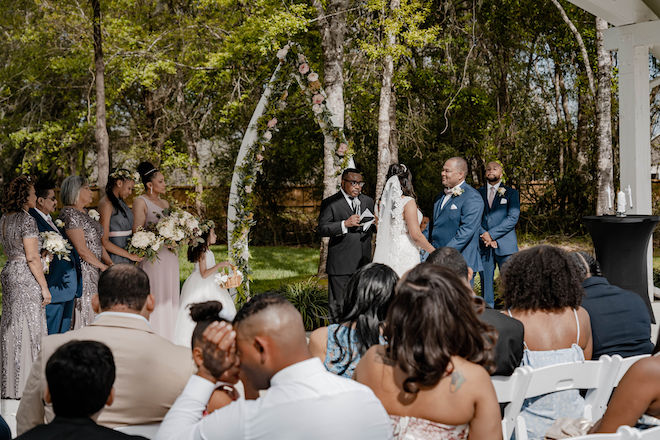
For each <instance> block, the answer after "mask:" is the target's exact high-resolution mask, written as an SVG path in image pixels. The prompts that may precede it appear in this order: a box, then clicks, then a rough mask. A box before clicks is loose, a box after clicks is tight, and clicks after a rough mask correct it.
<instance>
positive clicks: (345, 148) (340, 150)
mask: <svg viewBox="0 0 660 440" xmlns="http://www.w3.org/2000/svg"><path fill="white" fill-rule="evenodd" d="M346 151H348V145H347V144H345V143H343V142H342V143H341V144H339V147H337V156H343V155H345V154H346Z"/></svg>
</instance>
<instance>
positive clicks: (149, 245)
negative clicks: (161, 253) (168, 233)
mask: <svg viewBox="0 0 660 440" xmlns="http://www.w3.org/2000/svg"><path fill="white" fill-rule="evenodd" d="M162 244H163V240H162V239H161V238H160V236H158V235H156V234H155V233H154V232H152V231H148V230H146V229H143V228H138V229H137V231H135V234H133V236H132V237H131V239H130V241H129V243H128V247H127V248H126V250H127V251H128V252H130V253H131V254H135V255H138V256H140V257H143V258H146V259H147V260H148V261H153V260H154V259H155V258H157V257H158V249H160V246H161V245H162Z"/></svg>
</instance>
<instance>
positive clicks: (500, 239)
mask: <svg viewBox="0 0 660 440" xmlns="http://www.w3.org/2000/svg"><path fill="white" fill-rule="evenodd" d="M503 171H504V170H503V169H502V165H500V164H499V163H498V162H488V164H487V165H486V181H487V182H488V183H486V186H482V187H481V188H479V193H480V194H481V197H482V198H483V203H484V215H483V218H482V220H481V230H480V231H479V234H480V237H481V242H480V250H481V261H482V264H483V271H481V272H479V278H480V279H481V292H482V294H483V297H484V300H485V301H486V303H487V304H488V305H489V306H491V307H494V305H495V296H494V293H493V279H494V278H495V265H496V264H497V266H498V267H499V268H500V271H501V270H502V265H503V264H504V262H505V261H506V260H507V259H508V258H509V257H510V256H511V254H514V253H516V252H518V239H517V238H516V224H517V223H518V218H519V217H520V195H519V194H518V191H516V190H515V189H513V188H511V187H510V186H505V185H504V184H502V173H503Z"/></svg>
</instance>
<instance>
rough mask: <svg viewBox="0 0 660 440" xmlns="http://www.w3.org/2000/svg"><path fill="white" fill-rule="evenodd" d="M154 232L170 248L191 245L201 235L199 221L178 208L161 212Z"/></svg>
mask: <svg viewBox="0 0 660 440" xmlns="http://www.w3.org/2000/svg"><path fill="white" fill-rule="evenodd" d="M156 232H157V233H158V235H160V237H161V238H162V239H163V242H164V243H165V244H166V245H168V246H170V247H179V246H182V245H184V244H189V243H192V242H194V241H195V239H196V238H197V237H199V236H200V235H202V229H201V227H200V223H199V220H198V219H197V218H196V217H195V216H193V215H192V214H191V213H189V212H188V211H184V210H182V209H178V208H172V209H166V210H164V211H163V214H162V215H161V218H160V220H159V221H158V223H156Z"/></svg>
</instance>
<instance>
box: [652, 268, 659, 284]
mask: <svg viewBox="0 0 660 440" xmlns="http://www.w3.org/2000/svg"><path fill="white" fill-rule="evenodd" d="M653 285H654V286H656V287H660V269H656V268H655V267H654V268H653Z"/></svg>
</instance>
